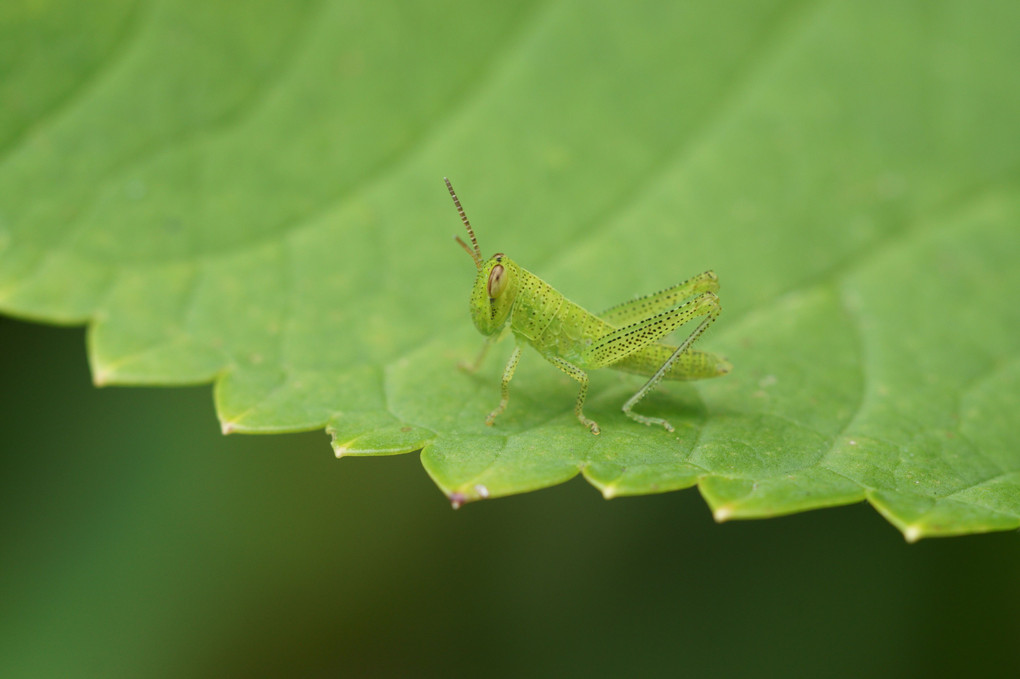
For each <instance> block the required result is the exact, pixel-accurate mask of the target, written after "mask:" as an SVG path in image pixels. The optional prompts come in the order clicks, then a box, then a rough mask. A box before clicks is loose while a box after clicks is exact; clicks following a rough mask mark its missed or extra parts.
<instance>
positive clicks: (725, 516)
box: [712, 505, 733, 523]
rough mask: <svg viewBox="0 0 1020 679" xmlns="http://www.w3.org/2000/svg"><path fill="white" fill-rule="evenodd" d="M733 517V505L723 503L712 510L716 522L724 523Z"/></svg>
mask: <svg viewBox="0 0 1020 679" xmlns="http://www.w3.org/2000/svg"><path fill="white" fill-rule="evenodd" d="M732 517H733V505H723V506H721V507H716V508H715V511H713V512H712V518H713V519H715V522H716V523H723V522H724V521H729V520H730V519H731V518H732Z"/></svg>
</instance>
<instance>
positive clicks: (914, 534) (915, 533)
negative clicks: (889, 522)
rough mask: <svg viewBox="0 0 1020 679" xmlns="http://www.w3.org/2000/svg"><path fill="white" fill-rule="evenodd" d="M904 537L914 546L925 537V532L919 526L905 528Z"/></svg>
mask: <svg viewBox="0 0 1020 679" xmlns="http://www.w3.org/2000/svg"><path fill="white" fill-rule="evenodd" d="M903 537H904V538H906V540H907V542H909V543H911V544H913V543H915V542H917V541H918V540H920V539H921V538H922V537H924V531H923V530H921V527H920V526H918V525H917V524H914V525H911V526H904V528H903Z"/></svg>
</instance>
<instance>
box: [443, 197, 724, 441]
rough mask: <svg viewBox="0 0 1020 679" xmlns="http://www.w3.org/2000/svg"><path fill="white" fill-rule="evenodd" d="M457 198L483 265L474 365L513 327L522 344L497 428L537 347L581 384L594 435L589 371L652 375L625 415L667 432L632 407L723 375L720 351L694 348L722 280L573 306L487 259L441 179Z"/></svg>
mask: <svg viewBox="0 0 1020 679" xmlns="http://www.w3.org/2000/svg"><path fill="white" fill-rule="evenodd" d="M443 179H444V181H445V182H446V188H447V189H449V191H450V196H451V197H453V203H454V205H456V206H457V212H458V213H460V218H461V221H463V222H464V226H466V227H467V231H468V235H469V236H470V237H471V245H472V247H468V245H467V243H465V242H464V241H463V240H461V238H460V236H456V239H457V242H458V243H460V245H461V247H462V248H464V250H465V251H466V252H467V253H468V254H469V255H470V256H471V258H472V259H473V260H474V262H475V268H477V269H478V275H477V277H476V278H475V285H474V289H473V290H472V291H471V318H472V320H474V323H475V327H477V328H478V330H479V332H481V333H482V334H483V335H485V336H486V342H485V346H483V347H482V351H481V353H480V354H479V355H478V358H477V359H476V360H475V362H474V364H473V365H472V366H470V368H469V369H470V370H472V371H473V370H476V369H477V368H478V366H479V365H480V364H481V362H482V359H483V358H484V357H485V353H486V351H487V350H488V348H489V346H490V345H491V344H492V343H493V342H495V341H497V340H499V339H500V338H502V337H503V336H505V335H506V333H507V332H513V334H514V339H515V340H516V345H517V346H516V347H515V348H514V352H513V354H512V355H511V356H510V360H509V362H507V364H506V369H505V370H504V371H503V384H502V399H500V402H499V405H498V406H496V409H495V410H493V411H492V412H491V413H489V416H488V418H486V420H485V423H486V424H488V425H491V424H492V423H493V422H494V421H495V419H496V417H497V416H498V415H499V414H500V413H502V412H503V410H505V409H506V404H507V402H508V401H509V400H510V379H511V378H512V377H513V376H514V370H515V369H516V368H517V361H518V360H519V359H520V357H521V348H522V347H523V346H524V344H525V343H527V344H530V345H531V346H533V347H535V349H536V350H537V351H538V353H540V354H542V356H544V357H545V358H546V360H548V361H549V362H550V363H552V364H553V365H555V366H556V367H557V368H559V369H560V370H562V371H563V372H565V373H566V374H568V375H570V376H571V377H572V378H574V379H575V380H577V381H578V382H579V383H580V385H581V391H580V393H578V395H577V403H576V404H575V406H574V413H575V414H576V415H577V419H579V420H580V421H581V423H582V424H583V425H585V426H586V427H588V429H590V430H591V432H592V433H593V434H598V433H599V425H598V424H596V423H595V421H594V420H592V419H589V418H587V417H585V415H584V410H583V407H584V397H585V394H587V393H588V372H587V371H589V370H594V369H596V368H613V369H615V370H623V371H625V372H629V373H635V374H638V375H649V376H650V377H649V379H648V381H647V382H645V384H644V386H643V387H641V388H640V389H638V391H637V392H636V393H635V394H634V395H633V396H631V397H630V398H629V399H628V400H627V402H626V403H624V404H623V412H624V413H626V414H627V417H629V418H631V419H632V420H635V421H637V422H642V423H644V424H647V425H651V424H658V425H662V426H663V427H665V428H666V429H667V430H668V431H673V426H672V425H670V423H669V422H667V421H666V420H664V419H662V418H661V417H648V416H646V415H640V414H638V413H635V412H634V410H633V408H634V406H635V405H637V403H638V402H639V401H640V400H641V399H642V398H644V397H645V395H647V394H648V392H649V391H651V390H652V389H653V388H654V387H655V385H656V384H658V383H659V381H660V380H663V379H667V380H699V379H703V378H706V377H718V376H719V375H725V374H726V373H728V372H729V371H730V369H731V366H730V364H729V362H728V361H727V360H726V359H725V358H723V357H722V356H719V355H717V354H712V353H709V352H706V351H692V350H691V348H690V347H691V345H692V344H694V341H695V340H696V339H698V337H700V336H701V333H703V332H705V328H707V327H708V326H709V325H710V324H711V323H712V321H714V320H715V319H716V316H718V315H719V312H720V310H721V307H720V306H719V298H718V297H717V296H716V294H715V293H716V291H717V290H718V289H719V279H718V277H716V275H715V273H713V272H711V271H706V272H705V273H703V274H700V275H698V276H695V277H694V278H691V279H690V280H687V281H684V282H683V283H680V284H679V285H676V286H673V287H671V288H666V289H665V290H662V291H661V292H656V293H654V294H651V295H646V296H645V297H639V298H637V299H634V300H631V301H629V302H624V303H623V304H619V305H617V306H614V307H612V308H610V309H608V310H606V311H605V312H603V313H601V314H599V315H598V316H596V315H594V314H591V313H589V312H588V311H585V310H584V309H582V308H581V307H579V306H578V305H576V304H574V303H573V302H571V301H570V300H568V299H567V298H565V297H564V296H563V295H562V294H560V293H559V292H557V291H556V290H555V289H554V288H553V287H552V286H550V285H549V284H548V283H546V282H545V281H543V280H542V279H540V278H539V277H538V276H536V275H535V274H533V273H531V272H530V271H527V270H525V269H523V268H522V267H520V266H518V265H517V264H516V263H515V262H514V261H513V260H511V259H510V258H509V257H507V256H506V255H504V254H503V253H502V252H497V253H496V254H494V255H493V256H492V257H490V258H489V259H488V260H484V259H482V251H481V249H480V248H479V247H478V240H477V239H476V238H475V232H474V229H472V228H471V223H470V222H469V221H468V218H467V215H465V214H464V208H463V207H461V204H460V200H458V199H457V194H456V193H454V192H453V186H452V185H451V184H450V180H449V179H446V178H445V177H444V178H443ZM698 316H704V318H703V319H702V321H701V323H699V324H698V326H697V327H696V328H694V331H693V332H691V334H690V335H688V337H687V339H685V340H684V341H683V342H682V343H681V344H680V346H678V347H673V346H669V345H666V344H662V343H660V342H659V340H661V339H663V338H664V337H665V336H666V335H668V334H669V333H671V332H672V331H673V330H675V329H676V328H678V327H680V326H681V325H683V324H685V323H687V322H688V321H690V320H692V319H694V318H696V317H698Z"/></svg>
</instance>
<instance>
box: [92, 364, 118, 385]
mask: <svg viewBox="0 0 1020 679" xmlns="http://www.w3.org/2000/svg"><path fill="white" fill-rule="evenodd" d="M112 374H113V371H112V370H107V369H105V368H100V367H99V366H96V367H95V368H93V370H92V384H94V385H95V386H97V387H105V386H106V385H107V384H109V383H110V375H112Z"/></svg>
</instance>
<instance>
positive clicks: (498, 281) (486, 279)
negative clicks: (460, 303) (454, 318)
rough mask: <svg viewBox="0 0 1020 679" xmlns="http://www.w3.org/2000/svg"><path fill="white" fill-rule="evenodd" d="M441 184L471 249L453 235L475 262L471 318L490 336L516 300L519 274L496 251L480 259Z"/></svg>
mask: <svg viewBox="0 0 1020 679" xmlns="http://www.w3.org/2000/svg"><path fill="white" fill-rule="evenodd" d="M443 181H445V182H446V188H447V189H448V190H449V191H450V197H452V198H453V204H454V205H456V206H457V212H458V213H460V219H461V221H462V222H464V226H465V227H467V231H468V235H469V236H471V245H472V246H473V247H468V244H467V243H465V242H464V241H463V240H461V238H460V236H456V239H457V242H458V243H460V246H461V247H462V248H464V251H465V252H467V253H468V254H469V255H470V256H471V259H473V260H474V262H475V268H476V269H478V276H477V277H476V278H475V287H474V289H473V290H472V291H471V319H472V320H473V321H474V322H475V327H476V328H478V331H479V332H480V333H482V334H483V335H493V334H495V333H497V332H499V331H500V330H502V329H503V326H505V325H506V322H507V318H509V316H510V309H511V307H513V302H514V299H515V298H516V297H517V286H518V280H519V279H520V276H519V273H520V271H519V269H518V268H517V265H516V264H514V263H513V262H512V261H511V260H510V258H509V257H507V256H506V255H504V254H503V253H502V252H497V253H496V254H494V255H493V256H492V257H490V258H489V259H488V260H487V261H483V260H482V250H481V248H479V247H478V239H477V238H475V231H474V229H472V228H471V222H469V221H468V218H467V215H466V214H464V208H463V207H461V204H460V200H459V199H458V198H457V194H456V193H454V192H453V186H452V185H451V184H450V180H449V179H447V178H446V177H443Z"/></svg>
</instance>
